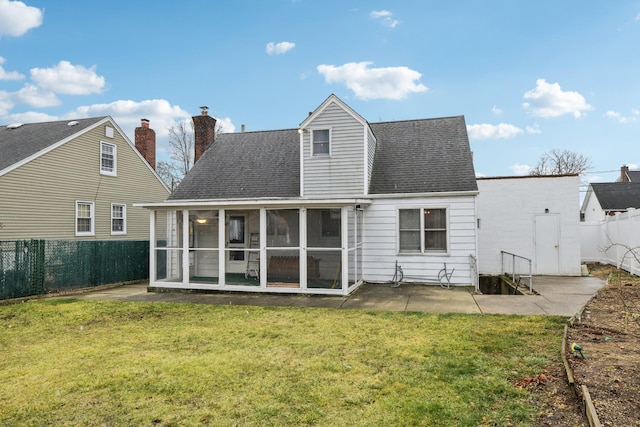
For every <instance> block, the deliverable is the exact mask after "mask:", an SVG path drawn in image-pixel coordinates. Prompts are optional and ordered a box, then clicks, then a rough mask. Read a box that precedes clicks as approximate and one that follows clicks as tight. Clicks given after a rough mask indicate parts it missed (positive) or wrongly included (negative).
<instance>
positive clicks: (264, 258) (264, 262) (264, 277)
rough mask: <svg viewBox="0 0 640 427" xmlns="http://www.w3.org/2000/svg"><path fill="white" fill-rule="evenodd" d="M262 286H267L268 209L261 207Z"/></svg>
mask: <svg viewBox="0 0 640 427" xmlns="http://www.w3.org/2000/svg"><path fill="white" fill-rule="evenodd" d="M259 259H260V287H261V288H266V287H267V209H266V208H260V256H259Z"/></svg>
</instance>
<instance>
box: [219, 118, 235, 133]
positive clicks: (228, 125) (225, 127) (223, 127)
mask: <svg viewBox="0 0 640 427" xmlns="http://www.w3.org/2000/svg"><path fill="white" fill-rule="evenodd" d="M216 120H217V122H216V128H219V129H220V132H222V133H233V132H235V131H236V126H235V125H234V124H233V122H232V121H231V119H230V118H229V117H225V118H219V117H216Z"/></svg>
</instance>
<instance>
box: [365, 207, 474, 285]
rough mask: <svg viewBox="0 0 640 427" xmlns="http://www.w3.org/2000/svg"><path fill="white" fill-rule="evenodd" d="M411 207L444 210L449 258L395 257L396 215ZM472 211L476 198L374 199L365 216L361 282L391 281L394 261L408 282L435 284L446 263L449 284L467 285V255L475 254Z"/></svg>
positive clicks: (438, 256) (410, 255)
mask: <svg viewBox="0 0 640 427" xmlns="http://www.w3.org/2000/svg"><path fill="white" fill-rule="evenodd" d="M410 207H423V208H428V207H434V208H435V207H437V208H443V207H444V208H447V210H448V215H449V234H448V238H449V253H448V254H443V255H432V254H429V255H423V254H399V253H398V247H397V235H398V224H397V212H398V209H399V208H410ZM475 209H476V208H475V196H459V197H420V198H417V197H416V198H404V199H375V200H374V201H373V203H372V204H371V205H370V206H368V207H367V208H366V210H365V216H364V246H365V249H364V258H363V268H364V280H365V281H368V282H388V281H391V280H392V278H393V275H394V272H395V263H396V261H397V262H398V264H400V265H401V266H402V269H403V271H404V275H405V279H406V280H407V281H415V282H425V281H427V282H434V283H435V282H437V276H438V272H439V271H440V270H441V269H442V268H443V267H444V263H446V264H447V269H448V270H449V271H451V270H452V269H455V271H454V273H453V277H452V279H451V283H452V284H455V285H467V286H468V285H470V284H471V278H470V269H469V255H475V254H476V230H475V224H476V215H475V214H476V212H475Z"/></svg>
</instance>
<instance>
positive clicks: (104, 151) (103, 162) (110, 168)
mask: <svg viewBox="0 0 640 427" xmlns="http://www.w3.org/2000/svg"><path fill="white" fill-rule="evenodd" d="M116 154H117V150H116V146H115V145H114V144H109V143H107V142H100V173H101V174H103V175H113V176H115V175H116V160H117V158H116Z"/></svg>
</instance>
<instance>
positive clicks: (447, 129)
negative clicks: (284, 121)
mask: <svg viewBox="0 0 640 427" xmlns="http://www.w3.org/2000/svg"><path fill="white" fill-rule="evenodd" d="M370 126H371V129H372V131H373V133H374V134H375V136H376V139H377V149H376V155H375V159H374V166H373V171H372V177H371V185H370V193H371V194H394V193H395V194H398V193H427V192H446V191H475V190H477V189H478V187H477V184H476V180H475V172H474V169H473V160H472V158H471V151H470V149H469V140H468V137H467V130H466V125H465V121H464V117H462V116H458V117H446V118H438V119H424V120H406V121H397V122H382V123H372V124H370ZM299 196H300V135H299V134H298V131H297V129H285V130H274V131H263V132H242V133H224V134H219V135H217V136H216V138H215V141H214V143H213V144H211V145H210V146H209V147H208V148H207V150H206V151H205V153H204V154H203V156H202V157H201V158H200V160H198V162H196V164H195V165H194V166H193V168H192V169H191V170H190V171H189V173H188V174H187V176H186V177H185V178H184V179H183V180H182V182H181V183H180V185H179V186H178V187H177V188H176V189H175V191H174V192H173V193H172V194H171V196H169V199H168V200H210V199H242V198H261V197H281V198H295V197H299Z"/></svg>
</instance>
